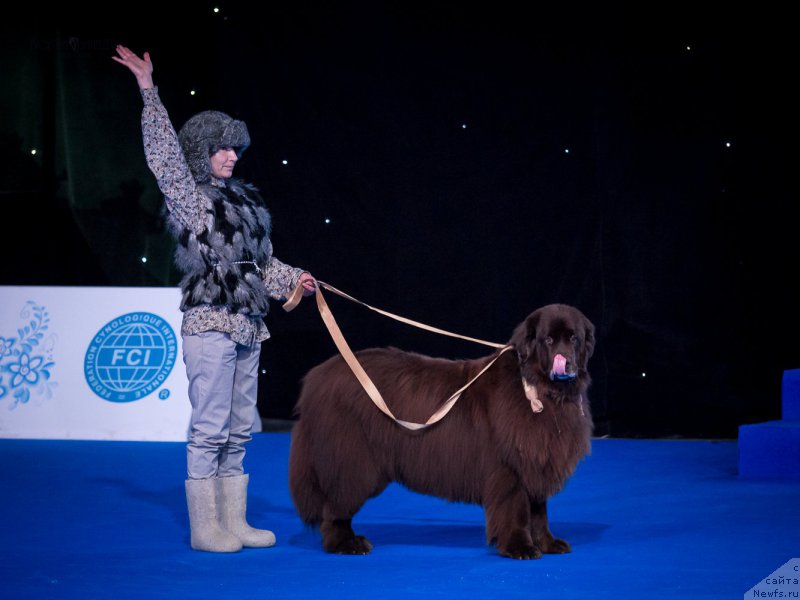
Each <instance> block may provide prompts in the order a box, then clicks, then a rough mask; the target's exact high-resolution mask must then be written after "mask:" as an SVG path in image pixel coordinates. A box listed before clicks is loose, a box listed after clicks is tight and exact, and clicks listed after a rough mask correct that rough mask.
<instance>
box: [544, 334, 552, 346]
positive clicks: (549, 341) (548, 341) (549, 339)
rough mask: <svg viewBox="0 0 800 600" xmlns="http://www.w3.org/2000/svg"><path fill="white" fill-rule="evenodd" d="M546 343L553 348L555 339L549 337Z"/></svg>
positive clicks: (545, 340) (545, 339)
mask: <svg viewBox="0 0 800 600" xmlns="http://www.w3.org/2000/svg"><path fill="white" fill-rule="evenodd" d="M544 343H545V344H547V345H548V346H552V345H553V338H551V337H550V336H549V335H548V336H547V337H546V338H544Z"/></svg>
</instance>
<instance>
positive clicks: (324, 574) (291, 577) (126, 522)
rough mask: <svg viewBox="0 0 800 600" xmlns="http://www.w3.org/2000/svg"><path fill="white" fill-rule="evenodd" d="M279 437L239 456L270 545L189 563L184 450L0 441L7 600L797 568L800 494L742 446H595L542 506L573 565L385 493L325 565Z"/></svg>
mask: <svg viewBox="0 0 800 600" xmlns="http://www.w3.org/2000/svg"><path fill="white" fill-rule="evenodd" d="M288 450H289V434H288V433H259V434H256V435H255V437H254V440H253V442H252V443H251V444H250V446H249V451H248V455H247V459H246V466H247V468H248V471H249V472H250V474H251V489H250V502H249V508H248V517H249V520H250V522H251V523H252V524H253V525H256V526H262V527H269V528H270V529H272V530H274V531H275V533H276V535H277V538H278V545H277V546H275V547H274V548H269V549H258V550H257V549H245V550H243V551H242V552H240V553H237V554H229V555H222V554H209V553H203V552H195V551H192V550H191V549H190V548H189V542H188V518H187V515H186V506H185V497H184V491H183V480H184V474H185V469H184V465H185V457H184V445H183V444H180V443H156V442H87V441H47V440H0V456H2V457H3V464H4V465H5V467H4V469H3V473H2V476H1V477H0V535H1V536H2V542H3V543H2V556H0V598H4V599H5V598H7V599H9V600H12V599H13V600H17V599H23V598H37V599H39V598H89V599H95V598H113V599H115V600H121V599H127V598H192V599H200V598H219V599H226V598H236V599H245V598H266V599H274V598H367V597H371V598H408V597H424V598H452V597H456V598H534V599H538V598H581V599H586V598H592V599H603V598H614V599H621V598H625V599H628V598H690V599H699V598H742V597H743V595H744V594H745V592H746V591H748V590H749V589H750V588H751V587H752V586H754V585H755V584H757V583H758V582H759V581H761V580H763V579H764V578H765V577H767V576H768V575H769V574H770V573H771V572H773V571H774V570H775V569H777V568H779V567H780V566H781V565H783V564H784V563H786V562H787V561H789V560H790V559H792V558H793V557H798V556H800V481H797V480H794V481H792V480H784V481H781V480H752V479H742V478H740V477H739V475H738V473H737V460H738V450H737V444H736V442H735V441H722V442H712V441H664V440H661V441H652V440H614V439H601V440H595V441H594V443H593V452H592V456H590V457H589V458H587V459H585V460H584V461H583V462H582V463H581V464H580V465H579V466H578V469H577V472H576V474H575V476H574V477H573V478H572V479H571V480H570V481H569V482H568V484H567V486H566V488H565V489H564V490H563V491H562V492H561V493H560V494H559V495H557V496H556V497H555V498H554V499H553V500H552V501H551V503H550V519H551V529H552V530H553V532H554V533H555V535H557V536H559V537H563V538H565V539H567V540H568V541H569V542H571V544H572V548H573V552H572V553H571V554H568V555H560V556H552V555H548V556H545V557H544V558H542V559H541V560H534V561H514V560H510V559H506V558H502V557H500V556H498V555H497V554H496V553H495V552H494V550H493V549H492V548H491V547H489V546H487V545H486V543H485V539H484V530H483V513H482V510H481V509H480V507H477V506H471V505H462V504H450V503H447V502H444V501H442V500H439V499H436V498H431V497H427V496H422V495H419V494H414V493H412V492H409V491H407V490H405V489H403V488H401V487H399V486H396V485H393V486H390V487H389V488H388V489H387V490H386V491H385V492H384V493H383V494H382V495H380V496H379V497H377V498H374V499H372V500H370V501H369V502H368V503H367V504H366V505H365V507H364V508H363V509H362V511H361V512H360V513H359V514H358V515H357V516H356V519H355V520H354V528H355V529H356V532H357V533H362V534H364V535H366V536H367V537H368V538H370V539H371V541H372V542H373V543H374V545H375V549H374V550H373V552H372V554H370V555H369V556H336V555H329V554H326V553H324V552H323V551H322V549H321V544H320V537H319V534H318V533H317V532H315V531H311V530H308V529H306V528H305V527H304V526H303V524H302V523H301V522H300V520H299V519H298V517H297V515H296V513H295V512H294V508H293V506H292V503H291V500H290V497H289V494H288V488H287V469H286V464H287V458H288Z"/></svg>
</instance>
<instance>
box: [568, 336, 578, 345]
mask: <svg viewBox="0 0 800 600" xmlns="http://www.w3.org/2000/svg"><path fill="white" fill-rule="evenodd" d="M569 341H570V343H571V344H577V343H578V336H577V335H573V336H572V337H570V338H569Z"/></svg>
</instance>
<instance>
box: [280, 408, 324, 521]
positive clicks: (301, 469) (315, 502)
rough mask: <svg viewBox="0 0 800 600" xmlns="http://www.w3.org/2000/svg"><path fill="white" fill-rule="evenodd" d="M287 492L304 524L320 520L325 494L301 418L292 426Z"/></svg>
mask: <svg viewBox="0 0 800 600" xmlns="http://www.w3.org/2000/svg"><path fill="white" fill-rule="evenodd" d="M289 492H290V493H291V495H292V501H293V502H294V506H295V509H296V510H297V514H299V515H300V518H301V519H302V520H303V522H304V523H306V525H311V526H316V525H319V523H320V522H321V521H322V510H323V507H324V504H325V496H324V495H323V494H322V491H321V490H320V487H319V479H318V478H317V473H316V471H315V470H314V464H313V461H312V456H311V442H310V437H309V435H308V432H307V431H306V428H305V427H304V424H303V422H302V419H301V420H300V421H298V422H296V423H295V424H294V427H293V428H292V442H291V448H290V450H289Z"/></svg>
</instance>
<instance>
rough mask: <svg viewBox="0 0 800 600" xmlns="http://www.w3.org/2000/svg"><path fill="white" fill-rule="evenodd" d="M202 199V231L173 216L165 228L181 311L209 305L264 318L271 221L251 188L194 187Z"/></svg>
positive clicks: (231, 184) (237, 184)
mask: <svg viewBox="0 0 800 600" xmlns="http://www.w3.org/2000/svg"><path fill="white" fill-rule="evenodd" d="M198 187H199V190H200V192H201V193H202V194H203V196H204V197H205V198H206V200H207V206H206V212H207V219H206V228H205V229H204V230H203V231H201V232H200V233H199V234H195V233H193V232H191V231H189V230H188V229H186V228H185V227H184V226H183V225H182V224H181V223H179V222H178V221H177V219H175V218H174V217H173V216H172V215H170V216H169V217H168V223H169V226H170V229H171V230H172V232H173V233H174V234H175V237H176V239H177V242H178V244H177V247H176V249H175V264H176V265H177V267H178V268H179V269H180V270H181V271H183V273H184V274H185V275H184V277H183V279H182V280H181V283H180V285H181V290H182V292H183V298H182V300H181V310H182V311H185V310H186V309H188V308H191V307H193V306H198V305H201V304H208V305H212V306H224V307H225V308H227V309H228V310H229V311H230V312H233V313H239V314H243V315H252V316H263V315H266V314H267V312H268V310H269V296H268V294H267V290H266V288H265V287H264V280H263V279H262V272H261V269H263V268H265V267H266V265H267V263H268V262H269V260H270V258H271V254H272V244H271V243H270V239H269V235H270V228H271V224H272V220H271V218H270V215H269V212H268V211H267V209H266V207H265V206H264V202H263V200H262V198H261V196H260V195H259V193H258V191H257V190H256V188H255V187H254V186H252V185H249V184H246V183H244V182H242V181H240V180H237V179H229V180H228V181H227V182H226V187H224V188H218V187H214V186H212V185H208V184H203V185H200V186H198Z"/></svg>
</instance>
